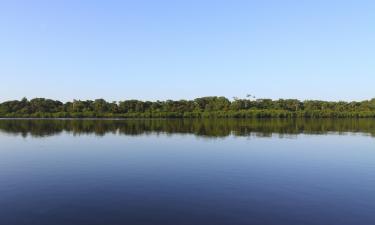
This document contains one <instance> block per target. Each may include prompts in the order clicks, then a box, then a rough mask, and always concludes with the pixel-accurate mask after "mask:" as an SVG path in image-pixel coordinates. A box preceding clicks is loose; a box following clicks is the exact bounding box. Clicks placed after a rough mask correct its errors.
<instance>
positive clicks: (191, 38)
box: [0, 0, 375, 101]
mask: <svg viewBox="0 0 375 225" xmlns="http://www.w3.org/2000/svg"><path fill="white" fill-rule="evenodd" d="M374 12H375V1H370V0H368V1H364V0H358V1H354V0H351V1H346V0H341V1H334V0H324V1H322V0H314V1H313V0H311V1H307V0H305V1H303V0H295V1H290V0H283V1H280V0H259V1H256V0H254V1H251V0H243V1H242V0H231V1H228V0H180V1H179V0H170V1H168V0H158V1H155V0H149V1H146V0H133V1H126V0H123V1H111V0H108V1H94V0H91V1H84V0H64V1H61V0H56V1H50V0H46V1H36V0H35V1H33V0H27V1H26V0H25V1H19V0H9V1H6V0H3V1H0V101H6V100H11V99H21V98H22V97H27V98H29V99H30V98H34V97H44V98H52V99H59V100H61V101H70V100H73V99H81V100H85V99H97V98H104V99H106V100H109V101H115V100H124V99H141V100H157V99H159V100H166V99H173V100H178V99H194V98H196V97H202V96H225V97H228V98H232V97H240V98H241V97H245V96H246V95H247V94H252V95H255V96H256V97H257V98H272V99H278V98H294V99H301V100H305V99H322V100H345V101H352V100H364V99H371V98H374V97H375V88H374V87H375V13H374Z"/></svg>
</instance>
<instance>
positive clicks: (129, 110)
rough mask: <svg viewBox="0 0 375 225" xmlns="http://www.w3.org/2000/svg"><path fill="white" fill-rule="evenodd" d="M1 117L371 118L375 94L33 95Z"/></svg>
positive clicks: (4, 108) (0, 107)
mask: <svg viewBox="0 0 375 225" xmlns="http://www.w3.org/2000/svg"><path fill="white" fill-rule="evenodd" d="M0 117H2V118H370V117H374V118H375V98H373V99H372V100H367V101H361V102H343V101H340V102H329V101H317V100H307V101H300V100H296V99H279V100H272V99H250V98H246V99H239V98H234V99H233V100H232V101H230V100H229V99H227V98H225V97H202V98H197V99H194V100H178V101H174V100H167V101H139V100H125V101H119V102H107V101H105V100H104V99H96V100H94V101H92V100H86V101H81V100H74V101H72V102H66V103H63V102H61V101H56V100H51V99H45V98H35V99H32V100H28V99H26V98H23V99H22V100H15V101H7V102H3V103H1V104H0Z"/></svg>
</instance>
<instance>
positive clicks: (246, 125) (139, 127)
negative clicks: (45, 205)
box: [0, 119, 375, 137]
mask: <svg viewBox="0 0 375 225" xmlns="http://www.w3.org/2000/svg"><path fill="white" fill-rule="evenodd" d="M0 130H1V131H3V132H6V133H14V134H21V135H23V136H27V135H29V134H30V135H32V136H34V137H44V136H48V135H55V134H58V133H61V132H63V131H66V132H69V133H73V134H75V135H80V134H95V135H105V134H107V133H119V134H121V135H140V134H146V133H167V134H195V135H197V136H207V137H225V136H228V135H230V134H233V135H235V136H249V135H253V134H255V135H257V136H262V137H269V136H271V135H272V134H274V133H275V134H279V135H280V136H283V135H293V134H301V133H305V134H325V133H328V132H338V133H344V132H362V133H368V134H371V135H372V136H375V120H374V119H320V120H317V119H315V120H308V119H295V120H287V119H284V120H283V119H258V120H256V119H248V120H243V119H217V120H208V119H207V120H204V119H202V120H188V119H174V120H173V119H171V120H161V119H153V120H151V119H150V120H0Z"/></svg>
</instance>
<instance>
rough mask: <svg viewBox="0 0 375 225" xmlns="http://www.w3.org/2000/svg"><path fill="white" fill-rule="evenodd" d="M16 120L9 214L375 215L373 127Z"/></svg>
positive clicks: (339, 224)
mask: <svg viewBox="0 0 375 225" xmlns="http://www.w3.org/2000/svg"><path fill="white" fill-rule="evenodd" d="M5 123H6V121H0V224H1V225H3V224H4V225H20V224H25V225H26V224H27V225H30V224H36V225H60V224H61V225H68V224H69V225H70V224H76V225H77V224H87V225H89V224H90V225H95V224H98V225H99V224H100V225H102V224H106V225H107V224H108V225H115V224H129V225H138V224H139V225H140V224H150V225H158V224H162V225H168V224H171V225H180V224H181V225H185V224H186V225H200V224H202V225H209V224H217V225H221V224H223V225H224V224H225V225H242V224H244V225H245V224H246V225H247V224H267V225H273V224H275V225H276V224H277V225H284V224H285V225H304V224H311V225H317V224H322V225H373V224H375V138H374V137H373V136H372V135H371V132H372V131H373V130H371V129H369V128H368V126H367V127H366V128H365V127H363V126H360V125H355V124H354V125H351V126H350V127H347V128H346V130H345V129H344V130H343V129H340V130H338V129H339V128H336V129H337V132H335V129H334V128H332V127H331V129H328V127H329V126H327V124H323V125H322V126H323V127H325V128H324V131H323V130H322V129H320V128H316V129H309V131H308V132H307V128H306V126H307V125H305V126H304V129H302V130H301V129H297V131H296V132H294V131H295V130H294V129H292V130H287V131H285V129H282V128H280V126H278V125H275V126H273V128H272V129H267V132H265V131H264V130H262V129H263V128H264V126H266V125H265V124H263V126H262V125H257V128H254V127H253V125H252V124H253V123H251V122H249V124H250V123H251V124H250V125H249V124H248V125H246V123H245V125H244V124H242V125H241V127H239V126H240V125H238V124H237V125H233V124H232V126H230V125H228V124H227V125H220V126H219V127H217V128H215V129H214V130H215V132H216V131H218V132H220V130H227V131H229V132H228V133H226V134H225V135H217V133H215V135H212V133H210V132H209V131H208V130H210V129H209V128H208V127H211V128H212V127H215V126H218V125H217V124H219V123H217V122H215V121H213V122H206V125H205V126H204V130H205V131H202V130H201V129H202V127H199V129H198V128H193V127H190V129H187V131H186V129H185V128H184V129H183V128H182V126H187V127H189V124H188V125H181V124H180V125H175V126H177V128H175V130H174V132H173V131H171V130H170V129H169V130H167V128H166V127H169V126H172V125H170V124H169V125H165V124H166V123H168V122H160V121H159V122H158V123H160V124H161V125H163V124H164V125H165V126H164V128H160V126H156V127H159V128H160V129H157V128H155V127H151V126H150V127H147V126H146V125H145V124H143V125H139V124H140V123H142V122H140V121H139V122H134V121H133V122H132V123H131V124H121V125H118V126H115V127H113V126H109V125H108V124H106V125H105V126H104V125H103V126H102V125H101V127H96V125H95V124H99V123H100V122H95V121H94V122H92V123H91V125H92V126H94V128H95V129H94V128H93V127H90V126H91V125H90V126H89V125H87V124H86V125H85V124H83V123H82V124H81V123H80V124H79V125H77V127H80V128H77V127H75V128H74V126H76V125H72V124H70V125H66V124H59V123H60V122H55V123H57V124H58V125H59V126H60V125H61V126H60V127H58V126H57V125H56V124H54V125H52V122H48V121H47V122H43V123H44V125H46V124H47V125H46V127H43V126H44V125H43V126H40V124H39V123H38V122H35V123H31V124H29V123H28V124H27V125H25V124H21V122H17V121H16V122H14V121H13V122H12V124H11V125H9V124H5ZM61 123H63V122H61ZM111 123H114V124H116V123H120V122H111ZM173 123H175V122H173ZM48 124H49V125H48ZM134 124H136V125H139V126H141V127H143V129H138V128H137V129H136V130H135V128H134ZM160 124H159V125H160ZM194 124H195V125H192V124H190V126H197V124H199V122H197V123H194ZM312 124H314V123H312ZM332 124H337V122H332ZM364 124H366V125H368V124H369V123H368V122H364ZM112 125H113V124H112ZM279 125H280V124H279ZM69 126H72V127H73V128H72V127H69ZM106 126H107V127H106ZM229 126H230V127H229ZM282 126H285V124H284V122H283V124H282ZM290 126H292V127H295V126H296V124H293V123H291V124H290ZM21 127H22V128H21ZM108 127H110V128H108ZM132 127H133V128H134V129H133V128H132ZM162 127H163V126H162ZM220 127H221V128H220ZM60 128H61V129H60ZM180 128H181V129H180ZM237 128H238V129H237ZM278 128H279V129H278ZM182 129H183V130H184V132H182ZM196 129H198V131H199V132H198V131H197V130H196ZM243 129H247V130H250V131H249V132H245V133H244V132H242V133H241V135H238V134H237V133H238V132H239V131H240V130H243ZM121 130H122V131H123V132H121ZM124 130H126V132H124ZM129 130H130V131H131V132H129ZM172 130H173V129H172ZM283 131H284V132H283ZM99 134H100V135H99Z"/></svg>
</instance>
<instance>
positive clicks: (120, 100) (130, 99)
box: [0, 95, 375, 104]
mask: <svg viewBox="0 0 375 225" xmlns="http://www.w3.org/2000/svg"><path fill="white" fill-rule="evenodd" d="M210 97H217V98H220V97H224V98H226V99H227V100H229V101H230V102H234V101H235V100H236V99H238V100H250V101H259V100H272V101H279V100H297V101H300V102H304V101H321V102H336V103H338V102H346V103H351V102H364V101H373V100H374V99H375V97H373V98H369V99H363V100H358V101H355V100H353V101H345V100H337V101H335V100H325V99H298V98H257V97H256V96H251V97H231V98H228V97H226V96H220V95H216V96H199V97H196V98H185V99H183V98H182V99H155V100H149V99H135V98H123V99H118V100H111V101H110V100H108V99H105V98H95V99H93V98H91V99H71V100H67V101H63V100H61V99H54V98H45V97H35V98H27V97H23V98H20V99H10V100H6V101H0V104H1V103H5V102H9V101H22V100H23V99H24V98H26V100H28V101H30V100H33V99H46V100H53V101H59V102H62V103H63V104H65V103H68V102H73V101H82V102H84V101H95V100H105V101H106V102H108V103H112V102H115V103H117V104H118V103H120V102H122V101H132V100H136V101H142V102H147V101H149V102H157V101H160V102H166V101H194V100H196V99H198V98H210ZM254 97H255V98H254Z"/></svg>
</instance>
